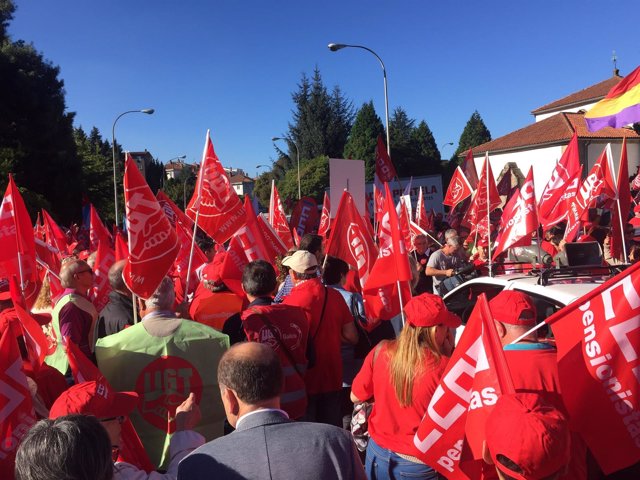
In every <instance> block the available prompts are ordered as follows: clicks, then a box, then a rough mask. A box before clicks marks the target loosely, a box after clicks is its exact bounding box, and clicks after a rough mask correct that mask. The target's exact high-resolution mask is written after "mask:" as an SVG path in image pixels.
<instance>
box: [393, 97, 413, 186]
mask: <svg viewBox="0 0 640 480" xmlns="http://www.w3.org/2000/svg"><path fill="white" fill-rule="evenodd" d="M415 123H416V121H415V120H414V119H413V118H409V115H407V112H406V111H405V110H404V109H403V108H402V107H397V108H396V109H395V110H394V111H393V114H392V115H391V118H390V119H389V135H390V137H391V161H392V162H393V165H394V166H395V167H396V172H397V173H398V176H400V177H407V176H410V175H419V174H420V173H419V172H420V158H419V154H418V151H417V148H416V145H415V144H414V141H413V131H414V130H415Z"/></svg>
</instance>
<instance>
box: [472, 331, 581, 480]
mask: <svg viewBox="0 0 640 480" xmlns="http://www.w3.org/2000/svg"><path fill="white" fill-rule="evenodd" d="M504 356H505V359H506V360H507V365H508V366H509V372H510V373H511V378H512V379H513V385H514V387H515V389H516V392H519V393H521V392H528V393H537V394H539V395H541V396H542V397H544V399H545V400H547V401H548V402H549V403H551V404H552V405H554V406H555V407H556V408H558V409H559V410H560V411H562V412H564V413H565V415H566V410H565V407H564V403H563V402H562V395H561V391H560V381H559V380H558V362H557V351H556V349H555V348H553V347H551V346H550V345H548V344H545V343H524V342H523V343H518V344H515V345H509V346H506V347H505V350H504ZM586 453H587V452H586V445H585V444H584V441H583V440H582V438H581V437H580V436H579V435H577V434H572V436H571V460H570V461H569V471H568V473H567V475H565V476H564V477H560V478H562V479H567V480H568V479H571V480H581V479H586V478H587V466H586ZM482 478H483V479H484V480H487V479H497V478H498V475H497V473H496V472H495V468H494V467H493V466H491V467H487V468H485V469H484V470H483V477H482Z"/></svg>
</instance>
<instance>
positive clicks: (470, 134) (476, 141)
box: [451, 110, 491, 163]
mask: <svg viewBox="0 0 640 480" xmlns="http://www.w3.org/2000/svg"><path fill="white" fill-rule="evenodd" d="M489 141H491V132H489V129H488V128H487V126H486V125H485V124H484V121H483V120H482V117H481V116H480V114H479V113H478V111H477V110H476V111H474V112H473V114H472V115H471V118H470V119H469V121H468V122H467V125H466V126H465V127H464V130H463V131H462V134H461V135H460V140H459V141H458V149H457V150H456V152H455V153H454V154H453V157H452V158H451V159H452V160H454V159H455V160H458V163H459V158H458V157H459V155H460V154H462V153H463V152H466V151H467V150H469V149H470V148H473V147H477V146H478V145H482V144H483V143H486V142H489Z"/></svg>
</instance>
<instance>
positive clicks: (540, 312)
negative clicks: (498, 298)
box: [514, 288, 564, 338]
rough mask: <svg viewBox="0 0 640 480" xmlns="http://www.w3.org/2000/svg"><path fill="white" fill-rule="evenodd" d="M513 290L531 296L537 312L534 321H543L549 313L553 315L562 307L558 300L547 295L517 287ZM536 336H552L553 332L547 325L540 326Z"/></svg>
mask: <svg viewBox="0 0 640 480" xmlns="http://www.w3.org/2000/svg"><path fill="white" fill-rule="evenodd" d="M514 290H516V291H518V292H522V293H525V294H527V295H529V296H530V297H531V299H532V300H533V303H534V305H535V306H536V312H537V318H536V323H542V322H544V321H545V320H546V319H547V318H549V317H550V316H551V315H553V314H554V313H556V312H557V311H558V310H560V309H561V308H562V307H564V305H563V304H562V303H560V302H558V301H557V300H553V299H551V298H549V297H545V296H542V295H539V294H535V293H531V292H527V291H525V290H520V289H518V288H515V289H514ZM538 337H540V338H553V333H552V332H551V329H550V328H549V327H547V326H545V327H540V329H539V330H538Z"/></svg>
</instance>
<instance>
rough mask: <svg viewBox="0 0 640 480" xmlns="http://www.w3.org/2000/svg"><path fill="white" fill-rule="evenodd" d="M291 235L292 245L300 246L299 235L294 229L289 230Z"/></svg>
mask: <svg viewBox="0 0 640 480" xmlns="http://www.w3.org/2000/svg"><path fill="white" fill-rule="evenodd" d="M291 235H292V236H293V243H294V244H295V245H296V246H298V245H300V235H298V231H297V230H296V229H295V228H294V229H292V230H291Z"/></svg>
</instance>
